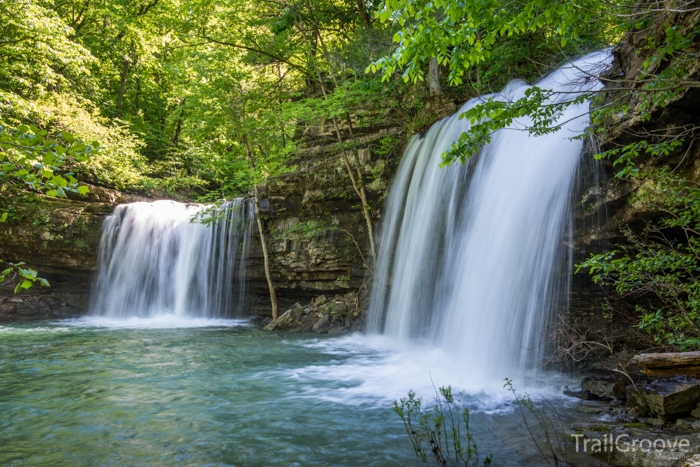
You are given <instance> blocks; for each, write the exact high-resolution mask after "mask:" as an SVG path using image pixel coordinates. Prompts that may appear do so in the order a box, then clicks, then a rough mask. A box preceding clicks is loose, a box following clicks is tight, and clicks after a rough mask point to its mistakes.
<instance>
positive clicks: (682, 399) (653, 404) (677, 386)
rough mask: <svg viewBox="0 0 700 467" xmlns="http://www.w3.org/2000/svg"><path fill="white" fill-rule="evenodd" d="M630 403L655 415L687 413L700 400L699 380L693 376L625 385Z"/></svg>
mask: <svg viewBox="0 0 700 467" xmlns="http://www.w3.org/2000/svg"><path fill="white" fill-rule="evenodd" d="M627 393H628V398H629V402H630V405H633V406H636V407H638V408H640V409H642V410H646V411H648V412H651V413H652V414H655V415H660V416H666V415H675V414H682V413H687V412H690V411H691V410H693V409H694V408H695V407H696V405H697V404H698V401H700V381H698V380H696V379H694V378H682V377H681V378H670V379H658V380H655V381H653V382H652V383H650V384H639V385H637V387H636V388H634V387H633V386H628V387H627Z"/></svg>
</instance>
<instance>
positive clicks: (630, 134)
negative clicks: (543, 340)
mask: <svg viewBox="0 0 700 467" xmlns="http://www.w3.org/2000/svg"><path fill="white" fill-rule="evenodd" d="M674 15H675V16H674ZM671 16H672V17H671V18H670V19H669V21H671V22H675V21H678V26H677V27H678V28H680V30H681V31H684V30H687V29H688V28H693V27H696V24H697V23H698V21H699V20H700V12H698V11H694V12H691V13H687V14H685V15H683V16H682V17H678V14H671ZM664 34H665V26H663V23H661V22H660V23H658V24H656V25H655V26H654V27H651V28H647V29H644V30H642V31H638V32H633V33H630V34H628V36H627V37H626V38H625V40H624V41H623V42H622V43H621V44H619V45H618V46H617V47H616V48H615V49H614V50H613V55H614V62H613V65H612V67H611V69H610V70H608V71H607V72H605V74H604V76H603V77H602V79H603V80H608V81H606V82H607V84H606V86H605V90H606V91H607V92H608V94H606V97H605V100H604V101H603V102H602V103H601V104H600V105H605V104H606V103H609V102H610V101H613V100H623V101H624V102H627V100H629V99H630V98H629V94H628V91H629V90H630V89H632V88H633V87H638V86H639V84H638V83H637V82H635V79H637V78H638V77H639V76H642V74H643V73H658V72H660V71H661V70H663V69H664V68H665V67H667V66H669V63H668V62H662V63H657V64H656V65H654V66H655V68H653V69H646V70H645V68H644V65H643V64H644V62H645V61H647V60H648V59H649V54H650V53H651V52H650V51H649V50H647V49H646V46H647V45H648V44H649V43H650V41H653V42H655V43H660V42H661V41H662V40H663V37H664ZM699 51H700V44H698V43H695V44H693V45H692V46H691V47H690V50H689V52H688V53H690V54H693V53H695V54H697V53H698V52H699ZM643 70H644V71H643ZM687 72H688V75H687V77H686V78H687V80H697V79H698V76H699V74H700V61H697V60H695V61H694V62H693V63H692V65H691V66H690V67H689V68H687ZM610 80H617V81H610ZM633 99H636V97H633ZM631 108H632V111H631V112H630V113H629V114H627V115H613V116H612V117H611V118H610V119H609V121H607V122H604V125H605V130H606V133H605V134H604V135H603V138H602V142H599V143H598V145H596V144H595V143H594V142H592V141H589V142H587V144H586V147H585V151H584V155H583V158H582V160H581V166H580V169H579V181H578V185H577V186H578V188H577V191H576V192H575V193H574V194H573V195H572V196H573V198H572V199H573V203H572V204H573V206H572V207H573V210H572V212H573V216H574V231H573V233H572V236H571V241H572V244H573V255H572V257H571V262H573V263H574V264H575V263H579V262H581V261H582V260H584V259H585V258H587V257H589V256H590V254H592V253H600V252H602V251H604V250H609V249H612V248H614V247H615V246H617V245H624V244H625V243H626V239H625V237H624V236H623V235H622V229H623V228H624V227H626V226H629V228H630V229H632V231H635V232H640V231H642V230H643V228H644V226H645V225H646V223H647V222H649V221H653V220H655V219H657V218H658V216H659V212H656V211H651V210H649V209H647V208H645V207H643V206H642V205H641V204H639V203H631V202H630V201H631V199H632V198H633V196H634V194H635V193H636V192H637V191H638V190H639V189H640V188H642V183H650V182H649V181H640V180H639V179H634V178H633V179H628V180H622V179H619V178H615V174H616V173H617V172H618V170H620V167H614V166H613V164H612V162H611V161H609V160H602V161H595V160H594V159H593V155H594V154H596V153H599V152H602V151H605V150H609V149H612V148H615V147H621V146H625V145H628V144H630V143H633V142H635V141H639V140H641V139H645V138H652V139H653V135H661V136H664V135H673V134H677V133H678V131H679V129H684V128H692V127H694V126H697V125H698V124H699V123H700V89H697V88H692V87H689V88H685V89H684V90H683V92H681V93H680V94H678V95H676V96H675V97H674V98H673V99H671V100H670V101H669V102H667V105H666V106H665V107H657V108H655V109H653V111H652V116H651V118H650V119H648V120H645V119H642V118H641V111H640V109H639V108H638V107H635V106H634V102H632V107H631ZM640 162H641V167H642V169H653V168H655V167H661V166H663V165H667V166H669V167H671V168H673V169H674V171H675V173H677V174H680V175H682V176H684V177H686V178H688V179H690V180H694V181H695V182H700V145H698V144H697V143H696V142H695V143H694V139H693V137H692V135H691V137H687V138H685V142H684V144H683V145H682V146H680V147H678V148H677V149H676V150H675V152H674V153H672V154H669V155H668V156H666V157H664V158H656V159H653V160H651V159H647V160H644V159H643V156H642V157H641V161H640ZM564 280H566V281H569V283H570V284H571V295H570V297H569V298H568V300H569V311H568V313H566V315H565V316H564V322H565V323H566V324H567V325H570V326H573V327H574V328H575V329H576V330H577V332H582V333H586V332H589V334H588V337H589V338H595V336H598V337H599V338H601V337H602V336H608V337H610V335H611V334H614V335H616V336H617V343H618V344H622V343H625V344H629V345H630V346H632V347H634V346H635V336H634V335H633V333H631V332H630V328H629V323H624V322H620V321H615V322H611V320H610V317H609V316H606V313H605V312H604V307H603V304H604V302H605V298H606V295H605V294H604V292H603V290H602V289H601V288H600V287H598V286H596V285H594V284H593V283H592V281H591V280H590V277H589V276H588V274H587V273H586V272H585V271H582V272H580V273H579V274H565V278H564ZM616 306H617V307H625V306H628V307H629V308H630V309H631V310H633V308H634V307H633V303H630V304H628V305H626V304H625V303H623V302H619V301H618V303H616ZM611 326H612V327H611Z"/></svg>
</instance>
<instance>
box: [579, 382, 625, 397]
mask: <svg viewBox="0 0 700 467" xmlns="http://www.w3.org/2000/svg"><path fill="white" fill-rule="evenodd" d="M581 389H582V390H584V391H588V392H590V393H591V394H594V395H596V396H598V397H599V398H601V399H622V398H624V396H625V392H624V389H623V388H621V387H620V385H619V384H618V383H617V382H616V381H615V380H614V379H612V378H601V377H597V376H589V377H587V378H584V379H583V381H581Z"/></svg>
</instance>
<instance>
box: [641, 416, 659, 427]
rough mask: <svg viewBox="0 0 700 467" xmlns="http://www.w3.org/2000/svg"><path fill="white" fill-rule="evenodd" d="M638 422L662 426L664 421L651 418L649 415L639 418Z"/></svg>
mask: <svg viewBox="0 0 700 467" xmlns="http://www.w3.org/2000/svg"><path fill="white" fill-rule="evenodd" d="M639 422H640V423H644V424H645V425H649V426H655V427H662V426H664V423H665V422H664V421H663V420H662V419H659V418H651V417H646V418H640V419H639Z"/></svg>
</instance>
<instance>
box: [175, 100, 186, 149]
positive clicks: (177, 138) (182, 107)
mask: <svg viewBox="0 0 700 467" xmlns="http://www.w3.org/2000/svg"><path fill="white" fill-rule="evenodd" d="M186 102H187V98H186V97H185V98H183V99H182V100H181V101H180V115H178V117H177V125H175V134H174V135H173V139H172V142H173V146H176V147H177V145H178V144H179V143H180V133H182V121H183V120H184V118H185V103H186Z"/></svg>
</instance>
